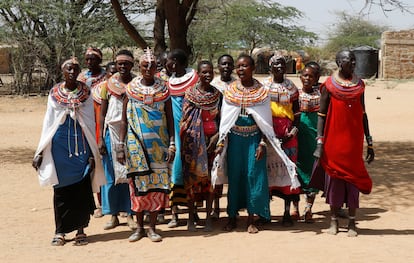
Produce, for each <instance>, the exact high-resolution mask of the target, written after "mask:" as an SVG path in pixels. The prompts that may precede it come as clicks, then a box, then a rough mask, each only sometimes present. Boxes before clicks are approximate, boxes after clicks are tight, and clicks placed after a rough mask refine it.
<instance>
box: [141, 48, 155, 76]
mask: <svg viewBox="0 0 414 263" xmlns="http://www.w3.org/2000/svg"><path fill="white" fill-rule="evenodd" d="M139 70H140V72H141V75H142V77H143V78H144V79H147V80H149V79H153V78H154V75H155V72H156V71H157V61H156V59H155V56H154V53H153V52H152V50H151V49H150V48H149V47H148V48H147V49H146V50H145V51H144V54H143V55H142V56H141V57H140V59H139Z"/></svg>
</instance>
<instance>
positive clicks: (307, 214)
mask: <svg viewBox="0 0 414 263" xmlns="http://www.w3.org/2000/svg"><path fill="white" fill-rule="evenodd" d="M312 216H313V214H312V210H311V208H310V207H306V208H305V211H303V216H302V217H301V220H300V222H304V223H313V222H314V221H313V218H312Z"/></svg>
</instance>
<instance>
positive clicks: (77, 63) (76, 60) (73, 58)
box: [61, 57, 80, 70]
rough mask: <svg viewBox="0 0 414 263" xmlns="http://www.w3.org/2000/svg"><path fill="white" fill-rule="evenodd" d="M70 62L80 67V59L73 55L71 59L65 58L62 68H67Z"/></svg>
mask: <svg viewBox="0 0 414 263" xmlns="http://www.w3.org/2000/svg"><path fill="white" fill-rule="evenodd" d="M69 63H71V64H73V65H78V66H79V67H80V64H79V61H78V59H77V58H76V57H71V58H70V59H68V60H65V62H63V63H62V66H61V68H62V70H63V69H64V68H65V66H66V64H69Z"/></svg>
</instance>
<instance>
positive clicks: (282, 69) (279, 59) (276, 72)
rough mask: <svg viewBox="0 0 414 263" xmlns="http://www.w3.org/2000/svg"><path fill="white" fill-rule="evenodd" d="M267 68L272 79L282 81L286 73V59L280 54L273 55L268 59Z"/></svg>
mask: <svg viewBox="0 0 414 263" xmlns="http://www.w3.org/2000/svg"><path fill="white" fill-rule="evenodd" d="M269 67H270V72H271V73H272V74H273V77H274V78H276V79H279V80H283V77H284V74H285V73H286V59H285V57H284V56H283V55H282V54H281V53H275V54H274V55H273V56H272V57H271V58H270V59H269Z"/></svg>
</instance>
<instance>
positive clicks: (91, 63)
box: [85, 47, 102, 70]
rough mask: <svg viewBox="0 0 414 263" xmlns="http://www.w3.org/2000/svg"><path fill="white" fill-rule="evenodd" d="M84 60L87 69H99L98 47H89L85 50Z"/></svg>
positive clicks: (100, 54)
mask: <svg viewBox="0 0 414 263" xmlns="http://www.w3.org/2000/svg"><path fill="white" fill-rule="evenodd" d="M85 62H86V66H87V67H88V69H89V70H96V69H99V70H100V69H101V67H100V66H99V65H100V64H101V63H102V52H101V50H100V49H99V48H95V47H89V48H88V49H86V52H85Z"/></svg>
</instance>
